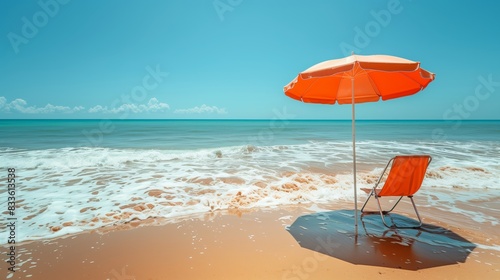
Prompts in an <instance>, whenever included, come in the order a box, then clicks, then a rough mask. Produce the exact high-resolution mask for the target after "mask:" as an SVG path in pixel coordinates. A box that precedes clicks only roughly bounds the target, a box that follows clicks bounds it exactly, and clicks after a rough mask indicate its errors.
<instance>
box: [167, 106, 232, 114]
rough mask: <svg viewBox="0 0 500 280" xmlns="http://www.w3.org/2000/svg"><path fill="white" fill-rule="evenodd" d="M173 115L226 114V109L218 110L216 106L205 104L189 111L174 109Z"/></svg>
mask: <svg viewBox="0 0 500 280" xmlns="http://www.w3.org/2000/svg"><path fill="white" fill-rule="evenodd" d="M174 113H178V114H203V113H217V114H227V111H226V108H219V107H217V106H207V105H205V104H203V105H201V106H196V107H193V108H189V109H176V110H175V111H174Z"/></svg>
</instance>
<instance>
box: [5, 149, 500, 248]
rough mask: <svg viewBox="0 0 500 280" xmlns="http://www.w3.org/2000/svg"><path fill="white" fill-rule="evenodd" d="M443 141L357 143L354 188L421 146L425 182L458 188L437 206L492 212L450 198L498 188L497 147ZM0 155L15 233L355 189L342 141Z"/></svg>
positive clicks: (40, 234)
mask: <svg viewBox="0 0 500 280" xmlns="http://www.w3.org/2000/svg"><path fill="white" fill-rule="evenodd" d="M448 144H449V145H443V144H441V143H440V144H439V146H438V144H434V145H430V144H427V145H426V144H422V143H406V144H405V143H403V144H402V143H387V142H375V141H372V142H368V141H366V142H360V143H358V144H357V145H358V155H359V157H358V161H359V167H358V168H359V169H358V170H359V172H358V174H357V181H358V188H362V187H371V186H372V185H373V183H374V180H375V179H376V178H377V176H378V175H379V173H380V171H381V170H382V168H383V167H384V165H385V163H386V162H387V160H388V159H389V157H390V156H392V155H395V154H415V153H427V154H431V155H433V157H434V160H433V162H432V163H431V166H430V168H429V172H428V176H427V179H426V180H425V183H424V187H423V188H429V189H431V188H432V189H433V192H435V191H437V192H439V190H440V189H447V190H450V189H453V190H456V192H457V193H458V194H459V195H457V196H455V197H446V196H440V197H441V199H443V200H446V201H447V203H445V204H442V205H436V207H447V208H449V209H451V210H452V211H455V212H460V213H463V214H465V215H474V217H475V219H477V221H478V222H493V220H495V221H496V217H488V216H484V215H482V214H480V213H479V214H478V213H470V212H468V211H467V210H465V209H461V208H460V207H457V204H456V202H457V201H460V202H463V203H467V201H469V200H472V199H482V196H481V192H476V193H474V195H473V196H472V197H471V196H470V192H466V191H465V190H470V189H478V190H480V189H494V190H498V189H500V181H499V179H498V176H496V174H498V173H499V172H500V166H499V163H498V159H499V158H500V149H498V147H496V146H495V147H494V148H492V147H491V145H492V144H491V143H481V142H477V143H471V142H468V143H467V144H466V145H463V146H461V147H457V144H456V143H455V144H453V143H448ZM416 147H418V148H416ZM0 158H1V160H2V162H5V163H7V164H8V165H9V166H12V167H15V168H16V176H17V178H18V180H17V190H16V199H17V202H18V204H17V207H18V209H17V210H16V217H17V218H18V222H19V223H18V225H19V226H18V229H17V236H16V237H17V241H18V242H21V241H25V240H35V239H43V238H52V237H57V236H61V235H65V234H69V233H76V232H81V231H84V230H89V229H94V228H98V227H103V226H108V225H113V224H120V223H126V222H130V221H132V220H135V219H147V218H148V217H167V218H168V217H177V216H181V215H187V214H193V213H203V212H209V211H214V210H218V209H230V208H243V209H245V208H247V209H248V208H255V207H271V206H279V205H290V204H298V203H318V204H322V203H332V202H334V201H338V200H352V198H353V191H352V185H353V180H352V171H351V170H352V169H351V168H352V167H351V147H350V143H349V142H311V143H308V144H303V145H286V146H283V145H281V146H266V147H254V146H238V147H225V148H219V149H202V150H186V151H179V150H177V151H172V150H138V149H109V148H64V149H47V150H13V149H9V150H8V151H7V150H4V151H2V154H1V155H0ZM4 192H5V190H2V194H4ZM424 193H425V191H424ZM461 193H462V194H463V195H460V194H461ZM438 197H439V196H438ZM4 205H5V202H2V207H3V206H4Z"/></svg>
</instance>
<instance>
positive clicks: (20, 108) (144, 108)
mask: <svg viewBox="0 0 500 280" xmlns="http://www.w3.org/2000/svg"><path fill="white" fill-rule="evenodd" d="M169 109H170V106H169V105H168V104H167V103H162V102H160V101H158V99H156V98H154V97H153V98H151V99H149V101H148V103H146V104H132V103H125V104H121V105H120V106H119V107H113V108H108V107H107V106H101V105H96V106H94V107H92V108H90V109H88V110H87V112H88V113H108V114H118V113H122V112H131V113H145V112H163V111H165V110H169ZM84 110H85V107H83V106H75V107H73V108H71V107H68V106H59V105H52V104H50V103H49V104H47V105H45V106H44V107H37V106H28V102H26V101H25V100H24V99H21V98H17V99H15V100H13V101H11V102H7V99H6V98H5V97H4V96H0V112H17V113H23V114H48V113H67V114H71V113H76V112H80V111H84Z"/></svg>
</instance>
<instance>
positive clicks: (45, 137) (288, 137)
mask: <svg viewBox="0 0 500 280" xmlns="http://www.w3.org/2000/svg"><path fill="white" fill-rule="evenodd" d="M0 131H1V138H0V148H19V149H29V150H36V149H48V148H68V147H107V148H137V149H155V148H158V149H170V150H177V149H201V148H216V147H228V146H237V145H255V146H259V145H276V144H277V145H282V144H304V143H308V142H310V141H349V140H351V137H352V135H351V121H291V120H279V119H277V120H125V121H124V120H0ZM356 132H357V133H356V138H357V139H358V140H367V141H383V140H386V141H403V142H405V141H412V140H420V141H429V142H432V141H443V140H444V141H458V142H465V141H493V142H497V141H500V121H463V122H460V123H458V122H445V121H357V122H356Z"/></svg>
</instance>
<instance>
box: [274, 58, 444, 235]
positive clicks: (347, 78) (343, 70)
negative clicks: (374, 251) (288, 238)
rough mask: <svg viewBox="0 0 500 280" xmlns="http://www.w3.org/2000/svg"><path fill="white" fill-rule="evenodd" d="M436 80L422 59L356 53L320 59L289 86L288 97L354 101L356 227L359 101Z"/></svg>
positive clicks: (403, 92)
mask: <svg viewBox="0 0 500 280" xmlns="http://www.w3.org/2000/svg"><path fill="white" fill-rule="evenodd" d="M433 80H434V74H433V73H430V72H428V71H426V70H424V69H422V68H420V63H419V62H415V61H411V60H407V59H404V58H400V57H395V56H389V55H366V56H365V55H354V54H352V55H351V56H348V57H345V58H341V59H334V60H328V61H324V62H321V63H318V64H316V65H314V66H312V67H310V68H309V69H307V70H305V71H303V72H301V73H299V75H298V76H297V77H296V78H295V79H294V80H293V81H291V82H290V83H289V84H288V85H286V86H285V88H284V91H285V94H286V95H287V96H288V97H291V98H293V99H296V100H299V101H302V102H306V103H320V104H335V103H337V104H352V158H353V176H354V205H355V213H356V219H355V228H356V231H357V227H358V219H357V215H358V204H357V187H356V125H355V122H356V121H355V120H356V117H355V116H356V115H355V104H356V103H365V102H376V101H379V100H389V99H394V98H399V97H404V96H408V95H412V94H415V93H417V92H419V91H421V90H423V89H424V88H425V87H426V86H427V85H428V84H429V83H430V82H432V81H433Z"/></svg>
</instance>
